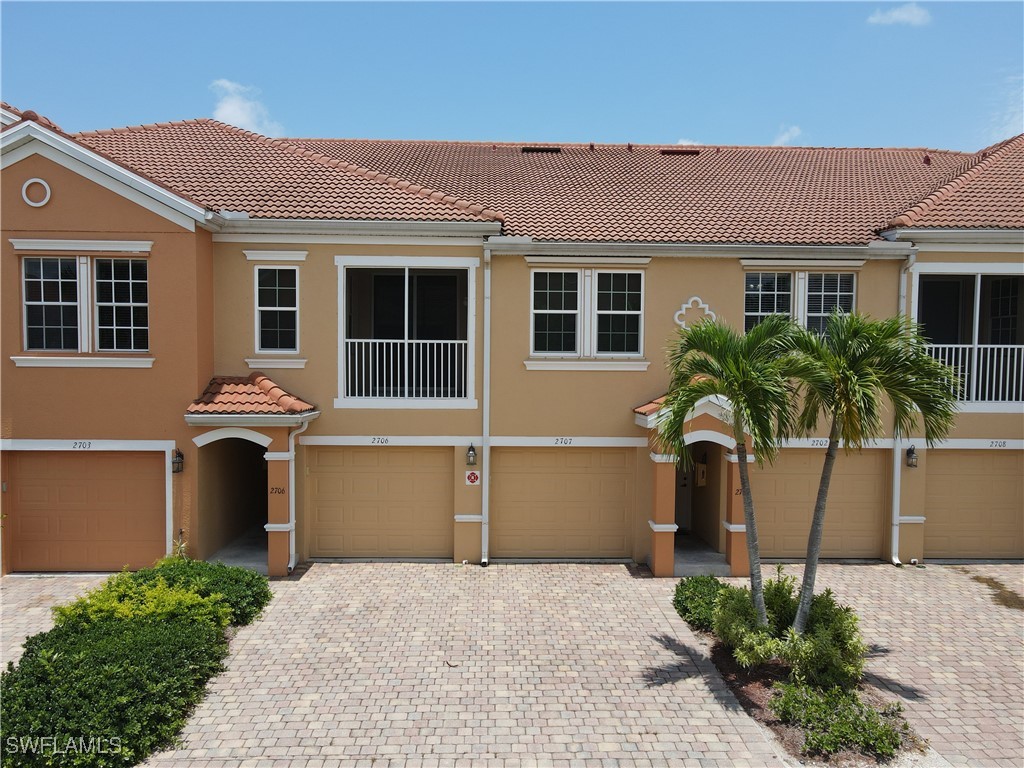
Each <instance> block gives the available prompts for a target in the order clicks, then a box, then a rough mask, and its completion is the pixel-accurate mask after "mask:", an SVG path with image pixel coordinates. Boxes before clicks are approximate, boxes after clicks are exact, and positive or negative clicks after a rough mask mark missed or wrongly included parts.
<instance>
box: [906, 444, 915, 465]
mask: <svg viewBox="0 0 1024 768" xmlns="http://www.w3.org/2000/svg"><path fill="white" fill-rule="evenodd" d="M907 466H908V467H916V466H917V451H916V450H914V446H910V447H909V448H907Z"/></svg>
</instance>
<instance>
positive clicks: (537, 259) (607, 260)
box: [524, 256, 651, 266]
mask: <svg viewBox="0 0 1024 768" xmlns="http://www.w3.org/2000/svg"><path fill="white" fill-rule="evenodd" d="M524 258H525V259H526V263H527V264H597V265H598V266H605V265H608V264H628V265H629V266H643V265H644V264H650V263H651V257H650V256H620V257H618V258H613V257H611V256H605V257H603V258H600V259H594V258H591V257H589V256H525V257H524Z"/></svg>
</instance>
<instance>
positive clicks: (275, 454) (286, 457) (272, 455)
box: [263, 451, 295, 461]
mask: <svg viewBox="0 0 1024 768" xmlns="http://www.w3.org/2000/svg"><path fill="white" fill-rule="evenodd" d="M294 457H295V455H294V454H293V453H292V452H291V451H267V452H266V453H264V454H263V458H264V459H266V460H267V461H291V460H292V459H293V458H294Z"/></svg>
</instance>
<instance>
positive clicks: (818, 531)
mask: <svg viewBox="0 0 1024 768" xmlns="http://www.w3.org/2000/svg"><path fill="white" fill-rule="evenodd" d="M838 452H839V428H838V425H837V423H836V420H835V418H833V419H832V429H831V431H830V432H829V435H828V450H826V451H825V462H824V464H823V465H822V468H821V481H820V482H819V483H818V498H817V499H815V501H814V518H813V519H812V520H811V532H810V534H809V535H808V536H807V559H806V561H805V562H804V580H803V583H802V584H801V585H800V604H799V605H798V606H797V609H796V618H795V619H793V629H794V630H795V631H796V632H797V634H803V631H804V629H805V628H806V627H807V616H808V615H809V614H810V612H811V599H812V598H813V597H814V580H815V579H816V578H817V576H818V558H819V557H820V556H821V537H822V534H823V533H824V530H825V504H826V502H827V501H828V487H829V485H830V484H831V483H832V469H833V467H834V466H835V463H836V454H837V453H838Z"/></svg>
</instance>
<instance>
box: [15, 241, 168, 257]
mask: <svg viewBox="0 0 1024 768" xmlns="http://www.w3.org/2000/svg"><path fill="white" fill-rule="evenodd" d="M10 243H11V245H13V246H14V250H16V251H75V252H81V251H89V252H94V251H109V252H111V253H149V252H150V251H152V250H153V241H152V240H23V239H20V238H14V237H12V238H11V239H10Z"/></svg>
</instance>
